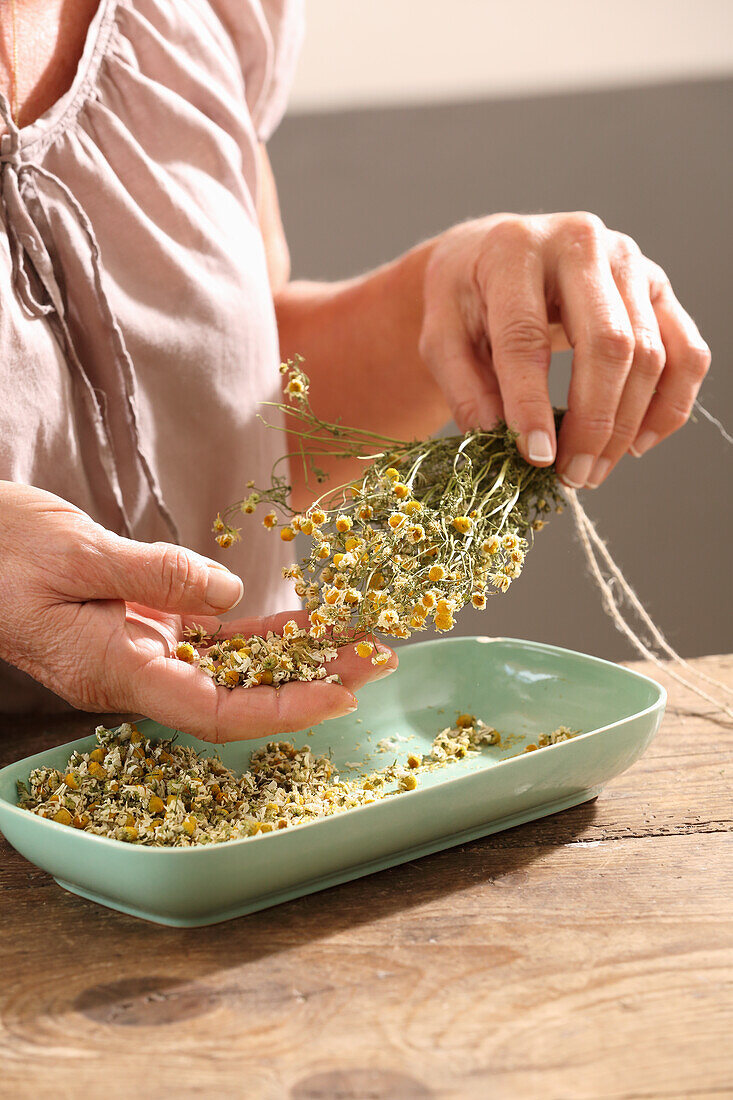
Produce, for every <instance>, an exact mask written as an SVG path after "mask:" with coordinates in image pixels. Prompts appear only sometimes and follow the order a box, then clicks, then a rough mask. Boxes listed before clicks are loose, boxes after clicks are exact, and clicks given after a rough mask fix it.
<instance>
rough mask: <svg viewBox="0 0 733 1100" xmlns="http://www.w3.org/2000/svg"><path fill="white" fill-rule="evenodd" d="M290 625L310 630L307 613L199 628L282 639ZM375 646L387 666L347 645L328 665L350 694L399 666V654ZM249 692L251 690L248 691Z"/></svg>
mask: <svg viewBox="0 0 733 1100" xmlns="http://www.w3.org/2000/svg"><path fill="white" fill-rule="evenodd" d="M290 621H294V622H296V623H297V624H298V626H299V627H300V628H301V629H304V630H307V629H308V627H309V626H310V621H309V619H308V615H307V612H305V611H302V610H300V609H298V610H297V611H281V612H279V613H278V614H277V615H269V616H267V617H266V618H260V619H251V618H248V619H234V620H232V621H231V622H225V623H222V622H221V621H220V620H219V619H215V618H205V619H203V620H202V619H197V620H196V625H199V626H202V627H203V628H204V629H205V630H207V631H208V632H209V633H210V634H217V632H219V631H220V633H219V634H218V636H219V637H221V638H231V637H233V636H234V635H236V634H241V635H242V636H243V637H245V638H249V637H250V636H251V635H252V634H257V635H259V636H260V637H263V638H265V637H267V634H268V632H269V631H270V630H271V631H272V632H273V634H278V635H281V634H282V632H283V627H284V626H285V624H286V623H287V622H290ZM184 625H185V626H192V625H193V621H189V620H184ZM374 645H375V650H374V655H376V654H385V655H386V657H387V661H386V663H385V664H379V665H373V664H372V661H371V655H370V657H368V658H365V657H359V656H358V654H357V653H356V651H355V649H354V645H353V644H352V643H351V642H348V643H347V644H346V645H343V646H341V647H339V650H338V655H337V656H336V658H335V659H334V660H333V661H329V663H328V665H327V668H328V672H329V675H330V674H331V673H334V674H335V675H337V676H340V677H341V680H342V681H343V684H344V687H347V688H348V689H349V690H350V691H357V690H358V689H359V688H360V687H363V686H364V684H367V683H371V682H372V681H373V680H381V679H382V678H383V677H385V676H388V675H389V674H390V673H391V672H394V671H395V669H396V668H397V665H398V664H399V661H398V658H397V654H396V653H395V652H394V650H392V649H390V647H389V646H388V645H385V644H384V642H375V643H374ZM246 690H248V691H249V690H252V689H249V688H248V689H246Z"/></svg>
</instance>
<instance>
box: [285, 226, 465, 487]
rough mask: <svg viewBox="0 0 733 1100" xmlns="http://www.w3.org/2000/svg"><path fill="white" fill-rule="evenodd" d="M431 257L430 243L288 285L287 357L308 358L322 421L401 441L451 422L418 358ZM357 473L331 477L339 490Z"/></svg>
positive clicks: (344, 469)
mask: <svg viewBox="0 0 733 1100" xmlns="http://www.w3.org/2000/svg"><path fill="white" fill-rule="evenodd" d="M431 250H432V242H431V241H428V242H425V243H424V244H421V245H418V246H417V247H416V248H414V249H412V251H410V252H408V253H407V254H406V255H405V256H402V257H400V258H399V259H398V260H395V261H394V262H392V263H389V264H386V265H385V266H383V267H380V268H378V269H377V270H376V271H373V272H369V273H368V274H366V275H362V276H359V277H358V278H355V279H349V280H347V281H344V282H340V283H311V282H295V283H289V284H288V285H287V286H286V287H285V288H284V289H283V290H282V291H281V292H280V293H279V294H277V295H276V297H275V306H276V310H277V319H278V329H279V334H280V349H281V354H282V357H283V358H285V359H287V358H290V357H292V356H293V355H295V354H296V353H299V354H300V355H302V356H304V358H305V360H306V362H305V370H306V373H307V374H308V375H309V376H310V379H311V390H310V397H311V403H312V405H313V409H314V411H315V412H316V413H317V414H318V415H319V416H320V417H322V419H324V420H327V421H337V420H341V421H342V423H344V424H350V425H355V426H357V427H360V428H364V429H366V430H368V431H373V432H379V433H381V434H384V435H386V436H391V437H393V438H397V439H414V438H420V437H425V436H428V435H430V434H431V433H433V432H435V431H436V430H437V429H439V428H440V427H442V425H443V424H445V422H446V421H447V420H448V419H449V417H450V413H449V411H448V407H447V405H446V402H445V399H444V398H443V396H442V394H441V391H440V390H439V388H438V386H437V385H436V383H435V381H434V380H433V378H432V377H431V376H430V374H429V373H428V371H427V370H426V368H425V366H424V364H423V362H422V360H421V358H420V355H419V351H418V344H419V337H420V329H421V325H422V316H423V282H424V274H425V267H426V264H427V262H428V260H429V257H430V253H431ZM293 442H294V443H295V442H297V440H294V441H293ZM357 469H358V464H356V463H355V464H352V465H351V466H350V465H349V464H348V463H346V462H340V463H339V464H338V469H336V467H335V466H334V467H333V468H331V469H328V470H327V472H328V473H329V474H331V475H332V477H333V478H335V479H337V483H340V482H343V481H345V480H348V479H349V478H351V477H352V476H353V475H354V474H355V473H356V471H357ZM297 475H298V469H297V464H294V469H293V476H294V477H296V478H297ZM293 488H294V499H295V500H296V501H297V502H298V506H301V505H302V504H304V503H306V502H307V498H308V490H307V488H306V487H305V485H304V484H302V483H301V484H297V483H296V484H295V485H294V487H293Z"/></svg>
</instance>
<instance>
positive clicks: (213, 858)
mask: <svg viewBox="0 0 733 1100" xmlns="http://www.w3.org/2000/svg"><path fill="white" fill-rule="evenodd" d="M665 701H666V694H665V691H664V689H663V688H662V687H661V686H660V685H659V684H657V683H655V682H654V681H653V680H650V679H648V678H647V677H645V676H642V675H640V674H639V673H636V672H632V671H630V670H628V669H625V668H621V667H620V666H618V665H615V664H611V663H609V662H608V661H603V660H600V659H599V658H596V657H590V656H586V655H585V654H582V653H574V652H572V651H570V650H565V649H560V648H558V647H555V646H549V645H542V644H539V643H535V642H524V641H517V640H512V639H506V638H481V637H475V638H445V639H438V640H436V641H429V642H421V643H418V644H415V645H410V646H406V647H404V648H403V649H401V650H400V666H399V669H398V670H397V672H395V673H394V674H393V675H392V676H390V677H389V678H388V679H386V680H383V681H381V682H378V683H375V684H371V685H369V686H367V687H366V688H364V689H362V691H361V692H360V694H359V709H358V711H357V712H356V714H355V715H350V716H349V717H347V718H343V719H339V720H337V721H333V722H327V723H324V724H323V725H321V726H319V727H317V728H316V729H315V730H314V732H313V735H312V736H311V737H308V739H307V742H306V734H305V733H304V732H303V733H299V734H296V735H294V738H293V739H294V740H295V742H296V743H297V744H298V745H300V744H303V743H307V744H308V745H309V747H310V748H311V749H312V750H313V751H314V752H316V753H319V752H328V751H329V749H330V750H331V751H332V754H333V761H334V763H335V764H336V766H337V768H338V769H339V770H341V771H342V772H343V774H344V776H346V777H349V778H351V777H353V776H355V775H358V774H359V772H368V771H371V770H373V769H375V768H379V767H382V766H384V764H386V763H388V762H389V759H391V757H387V756H385V754H383V753H381V752H379V751H377V748H376V746H377V742H378V741H380V740H381V739H382V738H391V737H394V736H395V735H397V736H398V738H400V740H399V741H398V746H399V747H398V749H397V752H396V755H397V756H398V758H401V757H402V756H403V754H405V755H406V754H407V752H409V751H411V750H412V751H416V752H419V753H426V752H429V749H430V744H431V742H432V740H433V738H434V737H435V735H436V734H437V733H438V731H439V730H440V729H442V728H443V727H445V726H448V725H451V724H453V722H454V721H455V718H456V715H457V714H458V713H459V712H469V713H472V714H475V715H477V716H478V717H480V718H482V719H483V720H484V721H485V722H487V723H488V724H489V725H491V726H494V727H496V729H498V730H499V732H500V733H501V734H502V735H503V743H502V745H500V746H490V747H488V748H484V749H482V750H481V752H480V753H479V754H478V755H476V756H473V757H468V758H466V759H464V760H461V761H459V762H457V763H454V764H450V765H448V766H447V767H445V768H442V769H438V770H436V771H434V772H431V773H428V774H426V775H422V776H421V777H420V785H419V787H418V788H417V790H415V791H410V792H408V793H405V794H400V795H399V796H398V797H395V798H388V799H386V800H384V801H379V802H375V803H374V804H372V805H368V806H362V807H359V808H358V809H355V810H350V811H348V812H346V813H344V814H339V815H336V816H334V817H330V818H323V819H321V820H318V821H315V822H312V823H309V824H304V825H297V826H294V827H292V828H289V829H284V830H282V831H278V832H273V833H268V834H264V835H261V836H256V837H252V838H249V839H243V840H233V841H228V842H226V843H224V844H215V845H204V846H198V847H191V848H154V847H142V846H138V845H135V844H126V843H123V842H120V841H116V840H109V839H107V838H104V837H98V836H94V835H92V834H90V833H85V832H83V831H81V830H77V829H72V828H69V827H67V826H64V825H59V824H57V823H56V822H54V821H50V820H47V819H44V818H40V817H37V816H36V815H34V814H31V813H28V812H27V811H25V810H21V809H20V808H19V807H18V806H17V804H16V802H17V797H16V781H17V780H18V779H22V780H26V779H27V778H28V775H29V773H30V772H31V770H32V769H33V768H35V767H38V766H39V765H40V764H50V765H52V766H56V767H60V766H62V765H63V764H64V763H65V762H66V760H67V759H68V757H69V755H70V753H71V752H72V750H74V749H82V750H84V751H87V750H88V749H89V748H90V747H92V743H93V740H94V739H93V737H92V736H90V737H87V738H82V739H81V740H78V741H74V742H72V743H70V744H66V745H61V746H59V747H58V748H55V749H50V750H47V751H45V752H43V753H40V754H38V755H36V756H31V757H27V758H26V759H24V760H20V761H17V762H16V763H14V764H10V765H8V766H7V767H5V768H3V769H2V770H0V829H2V832H3V833H4V835H5V836H6V838H7V840H8V841H9V842H10V843H11V844H12V845H13V846H14V847H15V848H17V850H18V851H19V852H20V853H21V854H22V855H24V856H25V857H26V858H27V859H29V860H30V861H31V862H32V863H35V864H36V865H37V866H38V867H41V868H43V869H44V870H46V871H48V872H49V873H50V874H51V875H53V877H54V878H55V879H56V881H57V882H58V883H59V885H60V886H63V887H64V888H65V889H67V890H71V891H73V892H74V893H76V894H79V895H81V896H82V897H85V898H88V899H90V900H91V901H96V902H99V903H100V904H102V905H107V906H110V907H111V908H113V909H119V910H121V911H122V912H124V913H129V914H132V915H134V916H137V917H142V918H144V919H146V920H150V921H155V922H158V923H161V924H168V925H175V926H183V927H185V926H195V925H205V924H213V923H216V922H218V921H224V920H229V919H231V918H233V917H238V916H242V915H243V914H246V913H251V912H254V911H255V910H258V909H263V908H265V907H267V906H270V905H276V904H278V903H279V902H282V901H287V900H289V899H291V898H295V897H298V896H300V895H302V894H308V893H311V892H313V891H315V890H321V889H324V888H325V887H328V886H333V885H335V884H337V883H342V882H346V881H348V880H350V879H354V878H357V877H359V876H361V875H366V874H371V873H372V872H374V871H380V870H383V869H384V868H386V867H391V866H394V865H395V864H399V863H403V862H405V861H407V860H412V859H415V858H417V857H419V856H423V855H427V854H429V853H431V852H436V851H439V850H441V849H443V848H448V847H450V846H452V845H455V844H461V843H463V842H465V841H468V840H473V839H476V838H477V837H481V836H485V835H487V834H489V833H494V832H497V831H499V830H501V829H507V828H510V827H512V826H514V825H520V824H522V823H523V822H526V821H531V820H533V819H535V818H538V817H543V816H545V815H547V814H552V813H556V812H557V811H558V810H563V809H566V808H568V807H570V806H575V805H577V804H578V803H580V802H584V801H587V800H588V799H590V798H594V797H595V796H596V795H597V794H598V793H599V791H600V790H601V789H602V787H603V786H604V784H606V783H607V782H608V781H609V780H611V779H613V778H614V776H617V775H619V774H620V773H621V772H623V771H625V770H626V769H627V768H628V767H629V766H630V765H631V764H633V763H634V761H636V760H637V759H638V758H639V756H641V754H642V753H643V752H644V750H645V749H646V748H647V746H648V745H649V743H650V741H651V740H652V738H653V737H654V735H655V733H656V732H657V730H658V728H659V725H660V722H661V720H662V716H663V713H664V706H665ZM138 725H139V727H140V728H141V729H142V730H144V732H145V733H146V735H147V736H152V737H168V736H170V735H171V731H170V730H167V729H165V728H164V727H162V726H159V725H157V723H155V722H152V721H150V720H146V721H144V722H142V723H138ZM560 725H565V726H568V727H570V728H571V729H577V730H579V731H580V732H579V734H578V735H577V736H576V737H574V738H573V739H572V740H570V741H565V742H562V743H560V744H557V745H553V746H550V747H548V748H545V749H541V750H539V751H537V752H531V753H524V752H523V747H524V745H525V744H527V743H529V742H532V741H535V740H536V738H537V736H538V735H539V734H540V733H543V732H550V731H551V730H553V729H555V728H556V727H557V726H560ZM510 734H511V735H514V737H513V738H512V737H507V735H510ZM266 740H268V739H262V740H257V741H242V742H232V743H230V744H227V745H222V746H220V747H219V749H220V754H221V757H222V760H223V761H224V763H225V764H226V765H227V767H230V768H232V769H234V770H236V771H238V772H239V771H243V770H245V769H246V767H247V762H248V760H249V755H250V752H251V751H252V749H253V748H255V747H257V746H259V745H261V744H264V743H265V742H266ZM181 741H183V742H184V743H187V744H191V745H194V746H195V747H196V748H197V749H198V750H200V751H202V752H204V753H211V752H212V749H213V746H211V745H208V744H207V743H205V742H201V741H197V740H196V739H195V738H191V737H185V736H182V737H181ZM354 765H358V766H356V767H355V766H354Z"/></svg>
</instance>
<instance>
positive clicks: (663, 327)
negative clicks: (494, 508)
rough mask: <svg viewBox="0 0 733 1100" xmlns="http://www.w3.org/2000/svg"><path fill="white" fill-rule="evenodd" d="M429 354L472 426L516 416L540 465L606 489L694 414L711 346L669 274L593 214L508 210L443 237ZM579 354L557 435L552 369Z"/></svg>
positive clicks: (522, 439) (425, 326) (428, 290)
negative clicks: (556, 358)
mask: <svg viewBox="0 0 733 1100" xmlns="http://www.w3.org/2000/svg"><path fill="white" fill-rule="evenodd" d="M424 293H425V299H424V316H423V323H422V331H421V337H420V353H421V356H422V358H423V359H424V361H425V362H426V364H427V366H428V367H429V369H430V371H431V373H432V374H433V375H434V377H435V378H436V380H437V381H438V383H439V385H440V386H441V389H442V390H443V392H444V394H445V396H446V398H447V400H448V403H449V404H450V406H451V410H452V412H453V415H454V417H455V419H456V421H457V423H458V425H459V427H460V428H461V429H462V430H466V429H468V428H474V427H481V426H486V427H488V426H491V425H493V424H494V423H495V422H496V420H497V419H499V418H503V419H505V420H506V421H507V423H508V424H509V425H510V427H512V428H514V429H516V431H517V432H518V433H519V440H518V442H519V447H520V450H521V451H522V453H523V454H524V455H525V457H526V458H527V459H529V461H530V462H533V463H534V464H535V465H538V466H546V465H549V463H551V462H552V461H553V460H554V459H555V457H556V456H557V469H558V472H559V474H560V477H561V478H562V480H563V481H564V482H565V483H566V484H567V485H569V486H571V487H573V488H581V487H583V486H588V487H591V488H595V487H596V486H597V485H599V484H600V483H601V482H602V481H603V480H604V478H605V477H606V476H607V475H608V473H609V472H610V471H611V470H612V469H613V467H614V466H615V464H616V463H617V462H618V460H619V459H620V458H621V457H622V456H623V455H624V454H626V452H627V451H630V452H631V453H632V454H633V455H636V456H637V457H638V456H640V455H642V454H643V453H644V452H645V451H648V450H649V449H650V448H651V447H653V446H654V445H655V444H657V443H659V442H660V441H661V440H662V439H664V438H665V437H666V436H668V435H670V434H671V433H672V432H674V431H676V429H677V428H680V427H682V425H683V424H684V423H685V422H686V421H687V419H688V417H689V415H690V412H691V411H692V406H693V404H694V401H695V397H696V395H697V392H698V390H699V388H700V385H701V383H702V381H703V378H704V377H705V374H706V373H707V370H708V368H709V366H710V351H709V349H708V347H707V345H706V344H705V342H704V340H703V339H702V337H701V336H700V333H699V332H698V330H697V326H696V325H695V323H694V321H693V320H692V318H691V317H690V316H689V314H687V313H686V312H685V310H684V309H683V308H682V306H681V305H680V303H679V302H678V301H677V298H676V297H675V295H674V292H673V290H672V287H671V286H670V283H669V280H668V278H667V276H666V275H665V273H664V272H663V271H662V269H661V268H660V267H659V266H658V265H657V264H655V263H654V262H653V261H651V260H649V259H647V258H646V257H645V256H644V255H643V254H642V252H641V250H640V249H639V247H638V245H637V244H636V243H635V242H634V241H633V240H631V238H630V237H627V236H625V235H624V234H623V233H616V232H614V231H613V230H610V229H607V228H606V226H605V225H604V224H603V222H602V221H601V220H600V218H597V217H595V216H594V215H592V214H586V213H574V214H547V215H529V216H520V215H516V214H496V215H492V216H491V217H488V218H482V219H480V220H477V221H471V222H466V223H464V224H462V225H458V226H456V227H455V228H453V229H450V230H448V231H447V232H446V233H444V234H443V235H442V236H441V237H439V238H438V239H437V240H436V241H435V242H434V247H433V249H432V253H431V256H430V260H429V262H428V266H427V270H426V275H425V287H424ZM568 347H570V348H572V349H573V368H572V380H571V383H570V389H569V393H568V401H567V404H568V412H567V414H566V416H565V418H564V420H563V424H562V428H561V431H560V435H559V439H558V440H557V441H556V440H555V429H554V421H553V415H552V408H551V405H550V400H549V396H548V390H547V375H548V370H549V366H550V355H551V352H552V351H559V350H563V349H566V348H568Z"/></svg>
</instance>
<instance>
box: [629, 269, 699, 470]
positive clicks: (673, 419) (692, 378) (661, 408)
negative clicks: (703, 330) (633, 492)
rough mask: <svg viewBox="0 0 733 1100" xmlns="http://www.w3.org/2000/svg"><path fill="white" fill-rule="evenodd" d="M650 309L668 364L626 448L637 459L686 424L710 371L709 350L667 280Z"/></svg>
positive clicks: (655, 296)
mask: <svg viewBox="0 0 733 1100" xmlns="http://www.w3.org/2000/svg"><path fill="white" fill-rule="evenodd" d="M653 307H654V312H655V314H656V317H657V321H658V323H659V331H660V333H661V336H662V340H663V341H664V346H665V348H666V351H667V362H666V366H665V368H664V372H663V373H662V376H661V378H660V379H659V383H658V385H657V390H656V393H655V394H654V396H653V397H652V399H651V402H650V404H649V408H648V410H647V412H646V415H645V416H644V419H643V421H642V424H641V426H640V429H639V434H638V435H637V436H636V439H635V440H634V442H633V444H632V446H631V447H630V448H629V449H630V451H631V453H632V454H633V455H634V456H635V457H636V458H640V457H641V455H643V454H645V453H646V452H647V451H648V450H650V449H651V448H652V447H654V446H655V445H656V444H657V443H659V442H661V440H662V439H665V438H666V437H667V436H668V435H671V434H672V432H675V431H677V429H678V428H681V427H682V426H683V425H684V424H686V423H687V421H688V419H689V417H690V413H691V412H692V408H693V405H694V404H695V398H696V397H697V395H698V392H699V390H700V386H701V385H702V383H703V380H704V378H705V375H706V374H707V372H708V370H709V368H710V348H709V347H708V346H707V344H706V343H705V341H704V340H703V338H702V336H701V335H700V332H699V330H698V327H697V325H696V324H695V322H694V321H693V320H692V318H691V317H690V315H689V314H688V313H687V312H686V311H685V310H684V309H683V308H682V306H681V305H680V303H679V302H678V301H677V298H676V297H675V295H674V292H673V291H672V288H671V287H670V285H669V283H668V282H667V281H666V279H665V280H664V281H663V283H662V284H661V286H660V288H659V289H658V291H657V293H656V295H654V296H653Z"/></svg>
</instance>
